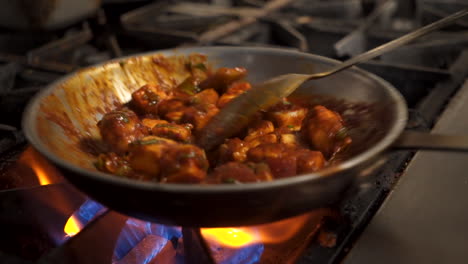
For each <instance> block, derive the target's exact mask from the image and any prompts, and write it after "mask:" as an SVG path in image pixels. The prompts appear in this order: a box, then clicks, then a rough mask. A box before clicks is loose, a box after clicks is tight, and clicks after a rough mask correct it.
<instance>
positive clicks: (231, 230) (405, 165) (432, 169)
mask: <svg viewBox="0 0 468 264" xmlns="http://www.w3.org/2000/svg"><path fill="white" fill-rule="evenodd" d="M465 7H468V3H466V1H463V0H459V1H457V0H452V1H445V0H412V1H408V0H400V1H397V0H383V1H380V0H332V1H321V0H300V1H291V0H270V1H265V0H224V1H222V0H212V1H190V2H182V1H174V0H173V1H144V0H133V1H132V0H130V1H129V0H108V1H103V3H102V6H101V8H100V9H99V10H97V11H96V12H94V13H93V14H91V15H90V16H89V17H87V18H85V19H83V20H81V21H78V22H75V23H74V24H72V25H67V26H64V27H61V28H58V29H54V30H49V31H37V30H35V31H20V30H17V29H7V28H2V29H0V63H1V64H0V110H1V112H2V113H3V114H2V115H1V116H0V133H1V134H2V137H1V138H0V201H1V202H0V234H2V239H0V262H1V263H44V264H45V263H64V264H67V263H76V264H87V263H116V264H133V263H135V264H140V263H245V264H247V263H339V262H343V263H375V262H379V263H382V262H385V263H386V262H388V263H394V262H398V263H409V262H415V261H417V262H422V261H426V262H437V263H439V262H455V261H460V260H461V259H465V258H466V257H467V254H466V253H463V252H464V249H466V245H465V243H466V241H464V239H463V238H464V237H466V235H467V234H466V233H468V231H467V230H463V229H461V230H460V226H464V225H463V223H464V222H465V221H466V220H468V215H467V214H466V213H465V212H464V208H466V206H467V203H468V197H467V195H466V194H464V193H465V192H464V190H463V188H464V186H465V185H466V184H468V180H466V176H464V175H463V171H464V169H466V167H467V166H466V165H465V164H464V163H466V162H464V158H465V157H466V156H465V155H464V154H462V153H435V152H434V153H432V152H423V151H420V152H417V153H415V152H411V151H393V152H390V153H388V154H387V155H388V159H387V162H386V163H385V164H384V165H383V166H381V167H379V169H378V170H376V171H374V172H373V174H372V175H371V176H370V177H369V178H368V179H367V180H366V181H365V182H362V183H361V184H360V185H359V186H356V187H355V188H354V189H352V190H350V191H349V192H348V193H347V194H346V195H345V198H344V199H343V201H342V202H340V203H338V204H336V205H334V206H332V207H330V208H322V209H318V210H315V211H312V212H309V213H307V214H304V215H300V216H297V217H294V218H290V219H285V220H282V221H279V222H275V223H269V224H265V225H261V226H255V227H227V228H216V229H212V228H201V229H195V228H185V227H176V226H164V225H160V224H157V223H150V222H145V221H142V220H139V219H134V218H129V217H127V216H125V215H122V214H119V213H117V212H115V211H112V210H109V209H108V208H106V207H104V206H103V205H101V204H99V203H97V202H95V201H93V200H92V199H91V198H89V197H87V196H86V195H85V194H83V193H81V192H80V191H78V190H76V189H75V188H74V187H73V186H71V185H70V184H68V183H67V182H66V180H65V179H64V178H63V176H62V175H61V174H60V172H58V170H56V169H55V168H54V167H53V166H52V165H51V164H50V163H48V162H47V161H46V160H45V159H44V158H43V157H42V156H41V155H40V154H39V153H37V152H36V151H35V150H34V149H33V148H31V147H30V146H28V144H27V142H26V141H25V138H24V136H23V134H22V131H21V127H20V122H21V114H22V111H23V109H24V107H25V105H26V103H27V102H28V100H29V99H30V98H31V97H32V96H33V95H34V94H35V93H36V92H37V91H39V90H41V89H42V88H43V87H45V86H47V84H49V83H50V82H52V81H54V80H56V79H57V78H59V77H61V76H63V75H64V74H66V73H68V72H72V71H74V70H76V69H79V68H81V67H85V66H89V65H92V64H95V63H99V62H102V61H105V60H108V59H112V58H116V57H120V56H127V55H132V54H137V53H141V52H145V51H152V50H158V49H165V48H174V47H183V46H193V45H197V46H200V45H229V46H270V47H279V48H284V49H294V50H299V51H303V52H309V53H313V54H318V55H323V56H327V57H331V58H335V59H340V60H343V59H346V58H348V57H351V56H354V55H356V54H358V53H360V52H362V51H365V50H367V49H370V48H372V47H375V46H377V45H379V44H382V43H384V42H386V41H389V40H391V39H393V38H395V37H398V36H400V35H403V34H404V33H406V32H408V31H410V30H412V29H415V28H417V27H419V26H421V25H424V24H427V23H430V22H433V21H435V20H437V19H439V18H441V17H443V16H446V15H448V14H450V13H453V12H455V11H457V10H459V9H461V8H465ZM466 65H468V20H467V19H464V20H460V21H458V22H457V23H455V24H453V25H452V26H450V27H447V28H445V29H444V30H443V31H439V32H436V33H433V34H431V35H429V36H427V37H425V38H423V39H421V40H419V41H417V42H415V43H413V44H410V45H407V46H405V47H403V48H400V49H398V50H396V51H394V52H392V53H389V54H388V55H385V56H382V57H380V58H379V59H376V60H373V61H370V62H367V63H363V64H361V65H360V67H361V68H363V69H365V70H368V71H370V72H372V73H375V74H377V75H379V76H381V77H382V78H384V79H385V80H387V81H389V82H390V83H392V84H393V85H394V86H395V87H396V88H397V89H398V90H399V91H400V92H401V93H402V94H403V96H404V97H405V99H406V101H407V103H408V106H409V107H410V113H409V114H410V121H409V123H408V126H407V129H413V130H428V131H429V130H432V131H435V132H444V133H468V125H466V124H463V122H460V121H462V120H464V118H465V116H466V115H464V113H466V112H468V105H467V104H466V100H465V99H467V98H466V97H467V96H468V85H467V84H466V83H464V82H465V81H466V79H467V77H468V68H467V67H466ZM458 120H460V121H458ZM465 160H466V159H465ZM464 206H465V207H464ZM429 218H430V219H429ZM455 225H456V226H457V227H454V226H455ZM464 242H465V243H464ZM444 243H445V244H444Z"/></svg>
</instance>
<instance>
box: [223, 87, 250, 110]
mask: <svg viewBox="0 0 468 264" xmlns="http://www.w3.org/2000/svg"><path fill="white" fill-rule="evenodd" d="M250 88H252V86H251V85H250V83H248V82H236V83H233V84H231V85H230V86H229V88H228V89H227V91H226V92H225V93H224V94H223V95H222V96H221V97H220V98H219V101H218V107H219V108H222V107H224V106H225V105H226V104H227V103H229V102H230V101H231V100H232V99H234V98H236V97H237V96H239V95H241V94H243V93H244V92H245V91H247V90H249V89H250Z"/></svg>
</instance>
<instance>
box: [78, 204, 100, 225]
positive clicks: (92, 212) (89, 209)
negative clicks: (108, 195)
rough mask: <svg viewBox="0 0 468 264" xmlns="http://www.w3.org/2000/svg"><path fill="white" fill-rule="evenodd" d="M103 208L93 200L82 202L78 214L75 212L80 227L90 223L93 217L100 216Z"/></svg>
mask: <svg viewBox="0 0 468 264" xmlns="http://www.w3.org/2000/svg"><path fill="white" fill-rule="evenodd" d="M105 209H106V208H105V207H104V206H103V205H102V204H100V203H98V202H95V201H93V200H87V201H86V202H84V203H83V204H82V205H81V206H80V209H78V212H75V214H74V215H75V216H76V217H77V218H78V220H79V221H80V223H81V225H82V226H85V225H86V224H87V223H89V221H91V220H92V219H93V218H94V217H96V216H98V215H100V214H101V213H103V212H104V211H105Z"/></svg>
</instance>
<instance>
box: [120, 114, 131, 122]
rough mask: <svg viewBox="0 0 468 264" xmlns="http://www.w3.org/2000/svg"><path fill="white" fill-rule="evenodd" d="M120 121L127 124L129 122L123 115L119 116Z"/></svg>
mask: <svg viewBox="0 0 468 264" xmlns="http://www.w3.org/2000/svg"><path fill="white" fill-rule="evenodd" d="M120 119H121V120H122V121H124V122H125V123H127V124H128V123H129V122H130V120H128V117H127V116H126V115H125V114H120Z"/></svg>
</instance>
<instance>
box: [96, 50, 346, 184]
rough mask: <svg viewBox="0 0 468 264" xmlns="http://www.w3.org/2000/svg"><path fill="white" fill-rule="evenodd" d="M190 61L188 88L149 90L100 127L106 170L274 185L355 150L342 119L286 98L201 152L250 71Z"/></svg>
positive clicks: (165, 179) (158, 178) (161, 178)
mask: <svg viewBox="0 0 468 264" xmlns="http://www.w3.org/2000/svg"><path fill="white" fill-rule="evenodd" d="M186 60H187V62H186V64H185V66H186V67H187V68H188V69H189V72H190V75H189V76H187V77H186V78H185V80H184V81H182V82H181V83H178V84H174V86H173V87H168V86H167V85H161V84H158V83H148V84H146V85H144V86H142V87H141V88H139V89H138V90H136V91H135V92H133V94H132V98H131V100H130V102H128V103H127V104H125V105H124V106H122V107H119V108H118V109H115V110H113V111H110V112H107V113H106V114H105V115H104V116H103V117H102V119H101V120H100V121H99V122H98V124H97V126H98V127H99V131H100V133H101V136H102V140H103V141H104V143H105V144H106V146H107V151H105V152H103V153H101V154H100V155H99V157H98V159H97V161H96V164H95V165H96V167H97V168H98V169H99V170H101V171H103V172H107V173H111V174H115V175H118V176H122V177H128V178H133V179H139V180H145V181H154V182H161V183H206V184H217V183H247V182H260V181H271V180H274V179H279V178H285V177H292V176H295V175H299V174H304V173H310V172H315V171H318V170H320V169H322V168H324V167H325V166H327V164H329V163H330V161H331V160H332V159H333V158H334V156H335V155H336V154H337V153H339V152H342V151H343V150H344V149H346V148H347V147H348V146H349V145H350V144H351V141H352V140H351V138H350V136H349V135H348V133H347V129H346V126H345V124H344V121H343V119H342V118H341V116H340V115H339V114H338V113H337V112H334V111H333V110H331V109H327V108H326V107H324V106H322V105H310V103H309V104H307V103H304V102H301V101H299V100H294V99H291V98H284V99H283V100H282V102H280V103H278V104H277V105H275V106H273V107H271V108H270V109H268V110H266V111H263V112H259V113H257V116H256V117H255V118H254V120H252V122H251V123H250V125H249V126H248V127H247V128H246V129H245V131H243V132H241V133H240V134H238V135H236V137H233V138H229V139H227V140H226V141H225V142H224V143H223V144H221V145H220V146H219V147H217V148H216V149H215V150H212V151H209V152H207V151H205V150H203V149H201V148H200V147H198V146H197V145H196V140H195V139H196V136H197V133H199V132H200V131H201V129H202V128H203V127H204V126H205V125H206V124H207V123H208V122H209V120H210V119H211V118H212V117H213V116H214V115H216V114H217V113H218V112H219V110H220V109H221V108H223V107H224V106H226V104H228V103H229V102H230V101H231V100H232V99H233V98H235V97H237V96H239V95H240V94H242V93H243V92H245V91H247V90H249V89H251V88H252V86H251V84H250V83H249V82H247V81H245V79H244V78H245V76H246V75H247V70H246V69H244V68H241V67H236V68H219V69H216V70H212V69H211V67H209V65H208V64H207V63H206V58H205V57H204V56H202V55H194V56H188V57H187V58H186Z"/></svg>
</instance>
